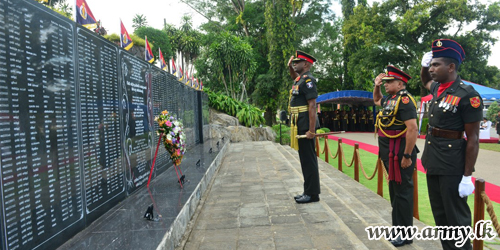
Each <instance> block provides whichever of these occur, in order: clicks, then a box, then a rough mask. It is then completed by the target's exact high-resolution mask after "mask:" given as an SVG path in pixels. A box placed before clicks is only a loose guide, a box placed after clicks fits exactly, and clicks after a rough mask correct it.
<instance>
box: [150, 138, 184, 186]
mask: <svg viewBox="0 0 500 250" xmlns="http://www.w3.org/2000/svg"><path fill="white" fill-rule="evenodd" d="M162 135H163V134H160V138H159V139H158V144H157V145H156V152H155V157H154V158H153V165H152V166H151V171H150V172H149V179H148V185H147V187H148V188H149V183H150V182H151V176H152V175H153V170H154V168H155V162H156V156H157V155H158V148H160V142H161V137H162ZM177 168H179V171H177ZM174 169H175V173H176V174H177V181H178V182H179V184H180V185H181V188H184V187H183V186H182V184H183V183H184V179H185V178H186V176H185V175H184V174H182V170H181V167H179V166H177V165H176V164H175V163H174ZM179 172H181V176H180V177H179Z"/></svg>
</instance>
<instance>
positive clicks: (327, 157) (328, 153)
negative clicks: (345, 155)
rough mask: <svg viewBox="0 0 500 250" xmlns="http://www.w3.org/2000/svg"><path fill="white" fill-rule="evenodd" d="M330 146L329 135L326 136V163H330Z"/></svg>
mask: <svg viewBox="0 0 500 250" xmlns="http://www.w3.org/2000/svg"><path fill="white" fill-rule="evenodd" d="M329 156H330V148H329V147H328V136H326V137H325V161H326V163H330V160H329Z"/></svg>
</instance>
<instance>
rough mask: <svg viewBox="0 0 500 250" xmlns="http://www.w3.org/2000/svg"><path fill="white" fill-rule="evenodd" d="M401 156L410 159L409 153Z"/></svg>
mask: <svg viewBox="0 0 500 250" xmlns="http://www.w3.org/2000/svg"><path fill="white" fill-rule="evenodd" d="M403 157H404V158H406V159H410V158H411V154H403Z"/></svg>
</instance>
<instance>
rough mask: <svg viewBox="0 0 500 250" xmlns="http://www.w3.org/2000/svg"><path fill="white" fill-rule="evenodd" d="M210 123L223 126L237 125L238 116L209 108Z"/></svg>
mask: <svg viewBox="0 0 500 250" xmlns="http://www.w3.org/2000/svg"><path fill="white" fill-rule="evenodd" d="M210 124H220V125H222V126H223V127H227V126H238V125H240V126H241V124H239V122H238V118H236V117H234V116H230V115H227V114H225V113H222V112H219V111H217V110H215V109H210Z"/></svg>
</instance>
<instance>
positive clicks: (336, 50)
mask: <svg viewBox="0 0 500 250" xmlns="http://www.w3.org/2000/svg"><path fill="white" fill-rule="evenodd" d="M330 7H331V2H330V1H329V0H326V1H325V0H324V1H311V2H307V3H304V6H303V7H302V8H303V10H302V11H301V12H300V13H299V14H298V15H296V17H295V18H294V19H295V23H296V24H297V29H296V36H297V41H296V45H295V47H296V48H300V49H301V50H304V51H306V52H308V53H311V54H312V55H314V57H315V58H316V59H317V62H316V63H315V65H314V67H313V68H312V71H313V75H314V76H315V77H316V78H317V79H318V82H317V87H318V93H320V94H321V93H326V92H331V91H335V90H336V89H342V81H343V77H342V76H343V68H342V67H343V66H342V65H343V49H344V48H343V46H342V45H343V36H342V20H341V19H339V18H336V17H335V14H334V13H333V12H332V11H331V8H330Z"/></svg>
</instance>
